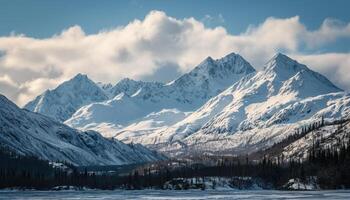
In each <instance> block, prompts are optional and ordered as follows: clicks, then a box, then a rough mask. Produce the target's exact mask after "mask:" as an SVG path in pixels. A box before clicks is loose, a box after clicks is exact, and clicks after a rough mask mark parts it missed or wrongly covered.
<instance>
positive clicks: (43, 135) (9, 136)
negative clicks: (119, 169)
mask: <svg viewBox="0 0 350 200" xmlns="http://www.w3.org/2000/svg"><path fill="white" fill-rule="evenodd" d="M0 132H1V134H0V144H1V145H2V146H7V147H9V148H10V149H12V150H14V151H16V152H18V153H19V154H23V155H34V156H37V157H39V158H41V159H46V160H50V161H66V162H69V163H72V164H74V165H122V164H131V163H139V162H147V161H156V160H159V159H164V157H163V156H162V155H160V154H157V153H155V152H152V151H150V150H148V149H146V148H145V147H143V146H141V145H127V144H124V143H122V142H119V141H117V140H115V139H106V138H104V137H102V136H101V135H100V134H99V133H97V132H94V131H87V132H81V131H78V130H75V129H72V128H70V127H68V126H66V125H64V124H61V123H59V122H56V121H54V120H52V119H51V118H49V117H46V116H44V115H41V114H37V113H33V112H30V111H28V110H24V109H20V108H18V107H17V106H16V105H15V104H13V103H12V102H11V101H9V100H8V99H7V98H6V97H4V96H2V95H0Z"/></svg>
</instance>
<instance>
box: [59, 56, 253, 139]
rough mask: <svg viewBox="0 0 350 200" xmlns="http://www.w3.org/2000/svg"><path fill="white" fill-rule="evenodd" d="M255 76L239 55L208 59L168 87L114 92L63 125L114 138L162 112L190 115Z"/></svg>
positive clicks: (157, 85) (160, 86) (78, 112)
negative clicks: (90, 130) (215, 97)
mask: <svg viewBox="0 0 350 200" xmlns="http://www.w3.org/2000/svg"><path fill="white" fill-rule="evenodd" d="M254 72H255V70H254V68H253V67H252V66H251V65H250V64H249V63H248V62H247V61H245V60H244V59H243V58H242V57H241V56H239V55H238V54H233V53H232V54H229V55H227V56H225V57H224V58H221V59H218V60H213V59H212V58H210V57H208V58H206V59H205V60H204V61H203V62H202V63H200V64H199V65H198V66H197V67H195V68H194V69H193V70H192V71H191V72H189V73H187V74H184V75H183V76H181V77H179V78H178V79H176V80H174V81H172V82H170V83H168V84H160V83H152V84H142V85H141V87H135V88H138V89H137V91H136V89H135V90H130V91H133V92H130V93H129V94H128V93H127V92H125V90H123V91H121V93H120V92H119V91H118V92H115V94H117V93H119V95H117V96H116V97H114V98H113V99H111V100H108V101H104V102H99V103H93V104H90V105H87V106H84V107H82V108H80V109H79V110H78V111H77V112H76V113H75V114H74V115H73V116H72V117H71V118H70V119H69V120H67V121H66V122H65V123H66V124H68V125H70V126H72V127H75V128H80V129H83V130H87V129H93V130H98V131H100V132H101V133H102V134H104V135H105V136H113V135H116V134H119V133H120V131H124V130H130V128H131V127H128V126H129V125H130V126H132V127H134V125H135V123H138V122H141V121H142V120H143V119H144V117H146V116H147V115H149V114H151V113H157V112H164V111H163V110H164V109H165V110H169V109H170V110H171V109H176V110H177V111H176V112H189V111H193V110H195V109H196V108H198V107H199V106H201V105H202V104H203V103H204V102H206V101H207V100H208V99H209V98H211V97H213V96H215V95H217V94H218V93H220V92H221V91H223V90H224V89H226V88H227V87H228V86H230V85H232V84H233V83H235V82H236V81H238V80H239V79H240V78H242V77H244V76H246V75H248V74H251V73H254ZM129 82H130V81H129ZM134 91H136V92H134ZM132 93H133V94H132ZM170 113H171V112H169V114H170ZM182 115H186V114H185V113H183V114H182ZM172 123H175V121H173V122H172ZM168 125H172V124H168ZM151 129H152V127H151ZM148 130H149V129H148Z"/></svg>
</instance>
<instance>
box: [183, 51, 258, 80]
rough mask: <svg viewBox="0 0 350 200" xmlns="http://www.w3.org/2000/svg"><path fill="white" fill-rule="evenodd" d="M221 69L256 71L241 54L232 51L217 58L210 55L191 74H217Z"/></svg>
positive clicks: (234, 71) (223, 70) (241, 71)
mask: <svg viewBox="0 0 350 200" xmlns="http://www.w3.org/2000/svg"><path fill="white" fill-rule="evenodd" d="M219 71H222V72H225V73H227V72H231V73H235V74H236V73H243V72H248V73H250V72H255V69H254V68H253V67H252V66H251V65H250V63H249V62H247V61H246V60H245V59H244V58H243V57H242V56H240V55H239V54H235V53H230V54H228V55H226V56H224V57H222V58H219V59H215V60H214V59H213V58H212V57H210V56H208V57H207V58H206V59H205V60H203V61H202V62H201V63H200V64H199V65H198V66H196V67H195V68H194V69H193V70H192V71H191V72H189V74H194V75H196V73H202V74H207V75H208V76H211V75H214V76H215V74H216V73H215V72H219ZM228 75H229V74H228ZM180 78H181V77H180Z"/></svg>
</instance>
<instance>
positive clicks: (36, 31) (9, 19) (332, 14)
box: [0, 0, 350, 37]
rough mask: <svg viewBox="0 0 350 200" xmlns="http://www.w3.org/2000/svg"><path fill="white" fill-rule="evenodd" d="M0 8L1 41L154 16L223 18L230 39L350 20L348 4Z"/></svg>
mask: <svg viewBox="0 0 350 200" xmlns="http://www.w3.org/2000/svg"><path fill="white" fill-rule="evenodd" d="M0 3H1V6H0V22H1V26H0V35H7V34H9V33H10V32H11V31H15V32H17V33H24V34H26V35H28V36H33V37H48V36H51V35H53V34H55V33H57V32H60V31H61V30H62V29H64V28H67V27H69V26H72V25H75V24H79V25H80V26H81V27H83V29H84V30H85V31H86V32H87V33H96V32H98V31H100V30H101V29H104V28H112V27H116V26H120V25H126V24H127V23H129V22H130V21H131V20H133V19H135V18H137V19H140V18H143V17H144V16H145V15H146V14H147V13H149V11H151V10H162V11H164V12H166V13H167V14H168V15H169V16H173V17H176V18H185V17H194V18H196V19H198V20H201V19H203V18H205V16H206V15H210V16H213V17H217V16H219V15H220V14H221V15H222V16H223V17H224V19H225V22H224V23H223V24H221V23H217V24H214V25H224V26H225V27H226V28H227V30H228V31H229V32H231V33H240V32H242V31H244V30H245V29H246V28H247V26H248V25H250V24H258V23H261V22H262V21H263V20H265V19H266V18H267V17H271V16H272V17H279V18H288V17H292V16H295V15H299V16H300V18H301V22H302V23H304V24H306V25H307V27H308V28H310V29H315V28H318V27H319V26H320V25H321V23H322V22H323V20H324V19H325V18H336V19H339V20H341V21H345V22H347V21H349V20H350V15H349V8H350V1H348V0H332V1H330V0H317V1H316V0H264V1H261V0H220V1H214V0H209V1H208V0H192V1H188V0H176V1H168V0H147V1H142V0H131V1H112V0H104V1H96V0H95V1H91V0H74V1H70V0H60V1H47V0H34V1H26V0H1V1H0Z"/></svg>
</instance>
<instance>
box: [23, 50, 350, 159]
mask: <svg viewBox="0 0 350 200" xmlns="http://www.w3.org/2000/svg"><path fill="white" fill-rule="evenodd" d="M24 108H26V109H28V110H30V111H33V112H38V113H41V114H42V115H46V116H48V117H50V118H51V119H52V121H57V122H64V123H65V124H66V125H68V126H70V127H73V128H76V129H80V130H82V131H88V130H94V131H97V132H100V133H101V134H102V135H103V136H104V137H107V138H115V139H118V140H121V141H123V142H125V143H140V144H143V145H146V146H147V147H149V148H151V149H154V150H157V151H160V152H164V153H166V154H167V155H170V156H176V155H184V154H186V155H187V154H196V153H199V154H203V153H207V154H216V153H220V154H222V153H225V154H243V153H244V154H246V153H250V152H254V151H258V150H260V149H263V148H267V147H269V146H271V145H272V144H274V143H276V142H278V141H281V140H283V139H285V138H287V137H288V136H290V135H291V134H293V133H294V132H295V130H297V129H298V128H300V127H303V126H307V125H309V124H311V123H314V122H315V121H319V120H320V119H321V118H322V119H324V120H326V121H334V120H337V119H340V118H344V117H347V116H348V115H349V112H350V109H349V108H350V96H349V94H347V93H346V92H344V91H343V90H342V89H340V88H338V87H337V86H335V85H334V84H333V83H331V82H330V81H329V80H328V79H327V78H326V77H324V76H323V75H321V74H319V73H317V72H314V71H312V70H311V69H309V68H308V67H307V66H306V65H303V64H301V63H298V62H297V61H295V60H293V59H291V58H289V57H288V56H286V55H283V54H280V53H279V54H277V55H275V56H274V57H273V58H272V59H270V60H269V61H268V62H267V63H266V64H265V66H264V67H263V69H262V70H260V71H257V70H255V69H254V68H253V67H252V66H251V65H250V64H249V62H247V61H246V60H245V59H244V58H243V57H242V56H240V55H238V54H234V53H231V54H229V55H227V56H225V57H223V58H221V59H213V58H211V57H208V58H206V59H205V60H203V61H202V62H201V63H200V64H199V65H198V66H196V67H195V68H194V69H193V70H192V71H190V72H188V73H186V74H184V75H182V76H180V77H179V78H177V79H175V80H173V81H171V82H169V83H159V82H144V81H135V80H132V79H127V78H126V79H123V80H121V81H119V82H118V83H117V84H115V85H112V84H102V83H94V82H93V81H92V80H90V79H89V78H88V77H87V76H86V75H81V74H78V75H77V76H76V77H74V78H72V79H71V80H69V81H67V82H64V83H62V84H61V85H60V86H58V87H57V88H56V89H54V90H48V91H46V92H44V93H43V94H41V95H39V96H38V97H37V98H35V99H34V100H33V101H31V102H29V103H28V104H27V105H25V107H24Z"/></svg>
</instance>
